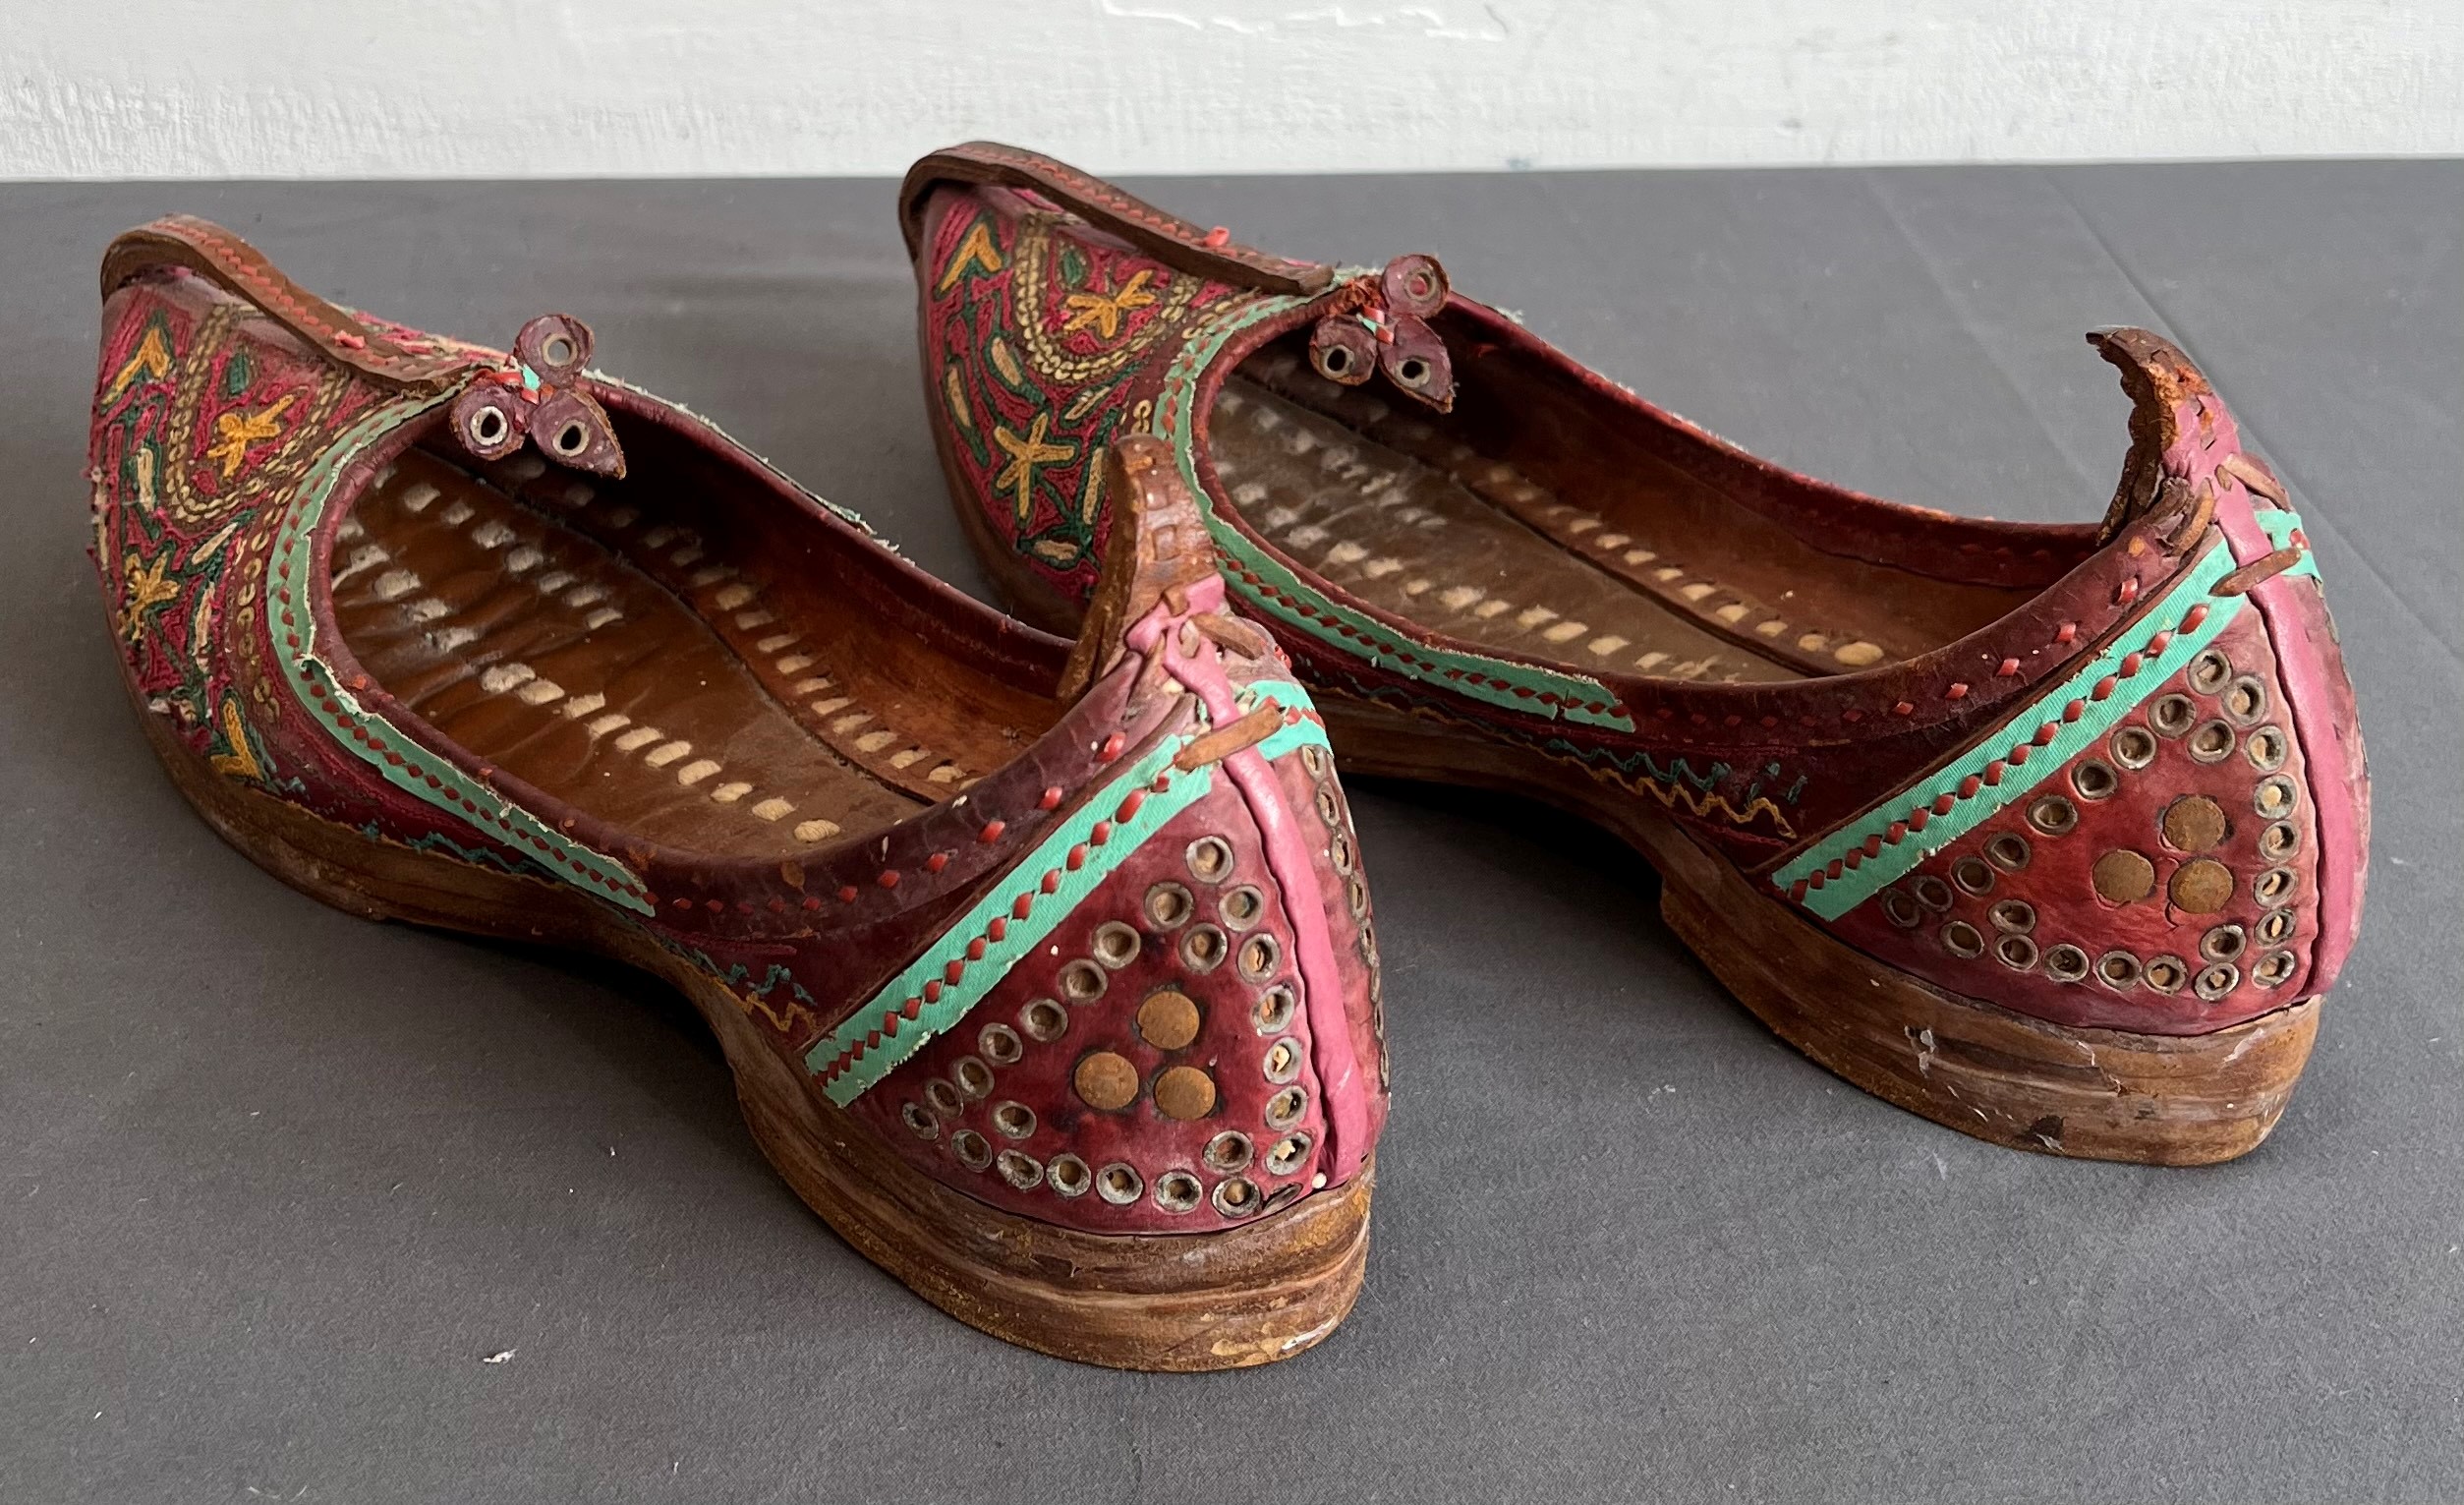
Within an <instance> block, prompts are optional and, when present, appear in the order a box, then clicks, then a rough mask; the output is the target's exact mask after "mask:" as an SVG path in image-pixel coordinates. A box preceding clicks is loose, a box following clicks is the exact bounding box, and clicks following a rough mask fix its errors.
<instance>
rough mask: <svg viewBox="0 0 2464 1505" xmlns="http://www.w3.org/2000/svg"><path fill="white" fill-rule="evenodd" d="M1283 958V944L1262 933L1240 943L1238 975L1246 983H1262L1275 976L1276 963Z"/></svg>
mask: <svg viewBox="0 0 2464 1505" xmlns="http://www.w3.org/2000/svg"><path fill="white" fill-rule="evenodd" d="M1283 958H1284V948H1283V944H1282V943H1281V942H1279V941H1277V940H1276V939H1275V938H1274V937H1273V936H1272V935H1269V934H1267V933H1266V932H1264V931H1260V932H1259V933H1258V934H1256V935H1253V936H1251V937H1250V938H1249V939H1248V940H1246V941H1243V942H1241V943H1240V975H1241V978H1242V980H1244V981H1247V982H1264V981H1266V980H1267V979H1268V978H1270V977H1272V976H1274V975H1275V967H1276V963H1278V962H1280V961H1282V960H1283Z"/></svg>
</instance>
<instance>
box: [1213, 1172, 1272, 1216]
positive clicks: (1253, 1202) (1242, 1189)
mask: <svg viewBox="0 0 2464 1505" xmlns="http://www.w3.org/2000/svg"><path fill="white" fill-rule="evenodd" d="M1263 1200H1264V1198H1262V1197H1260V1196H1259V1195H1258V1188H1257V1186H1256V1185H1255V1184H1254V1183H1252V1182H1251V1181H1249V1180H1248V1179H1247V1178H1246V1177H1241V1176H1235V1177H1233V1178H1232V1179H1231V1180H1230V1181H1224V1182H1218V1183H1217V1184H1216V1187H1215V1210H1216V1211H1217V1212H1219V1213H1221V1214H1223V1215H1224V1216H1225V1217H1228V1218H1245V1217H1247V1216H1248V1215H1249V1214H1251V1213H1253V1212H1255V1211H1257V1210H1258V1205H1259V1203H1260V1202H1262V1201H1263Z"/></svg>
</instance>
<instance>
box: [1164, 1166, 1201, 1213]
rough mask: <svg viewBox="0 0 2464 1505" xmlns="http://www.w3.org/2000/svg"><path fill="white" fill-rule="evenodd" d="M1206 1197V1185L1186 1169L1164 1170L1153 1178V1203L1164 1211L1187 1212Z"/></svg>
mask: <svg viewBox="0 0 2464 1505" xmlns="http://www.w3.org/2000/svg"><path fill="white" fill-rule="evenodd" d="M1205 1199H1206V1187H1205V1186H1204V1185H1203V1184H1202V1183H1200V1182H1199V1180H1198V1179H1197V1178H1196V1177H1194V1176H1192V1175H1190V1174H1189V1173H1188V1172H1186V1171H1166V1172H1165V1173H1164V1174H1163V1175H1161V1176H1158V1177H1157V1178H1155V1205H1156V1206H1158V1207H1161V1208H1163V1209H1164V1210H1165V1211H1166V1212H1188V1211H1191V1210H1192V1209H1194V1208H1195V1207H1196V1206H1197V1205H1198V1203H1200V1202H1202V1201H1204V1200H1205Z"/></svg>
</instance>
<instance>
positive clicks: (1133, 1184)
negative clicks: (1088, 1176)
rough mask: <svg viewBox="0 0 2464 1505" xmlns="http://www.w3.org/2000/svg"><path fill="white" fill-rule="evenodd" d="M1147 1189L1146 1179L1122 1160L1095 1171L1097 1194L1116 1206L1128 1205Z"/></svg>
mask: <svg viewBox="0 0 2464 1505" xmlns="http://www.w3.org/2000/svg"><path fill="white" fill-rule="evenodd" d="M1145 1191H1146V1180H1145V1178H1144V1177H1141V1176H1140V1175H1139V1174H1138V1173H1137V1171H1136V1170H1135V1169H1133V1168H1131V1167H1130V1166H1127V1165H1124V1164H1123V1163H1121V1162H1120V1161H1117V1160H1116V1161H1114V1162H1113V1163H1112V1164H1111V1165H1108V1166H1106V1167H1104V1169H1102V1170H1100V1171H1098V1172H1096V1173H1095V1194H1096V1195H1098V1196H1100V1197H1102V1198H1103V1199H1104V1200H1106V1201H1108V1202H1110V1203H1112V1204H1113V1205H1114V1206H1116V1207H1126V1206H1128V1205H1129V1204H1130V1203H1131V1202H1134V1201H1136V1200H1137V1199H1138V1198H1139V1196H1141V1195H1142V1194H1144V1192H1145Z"/></svg>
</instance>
